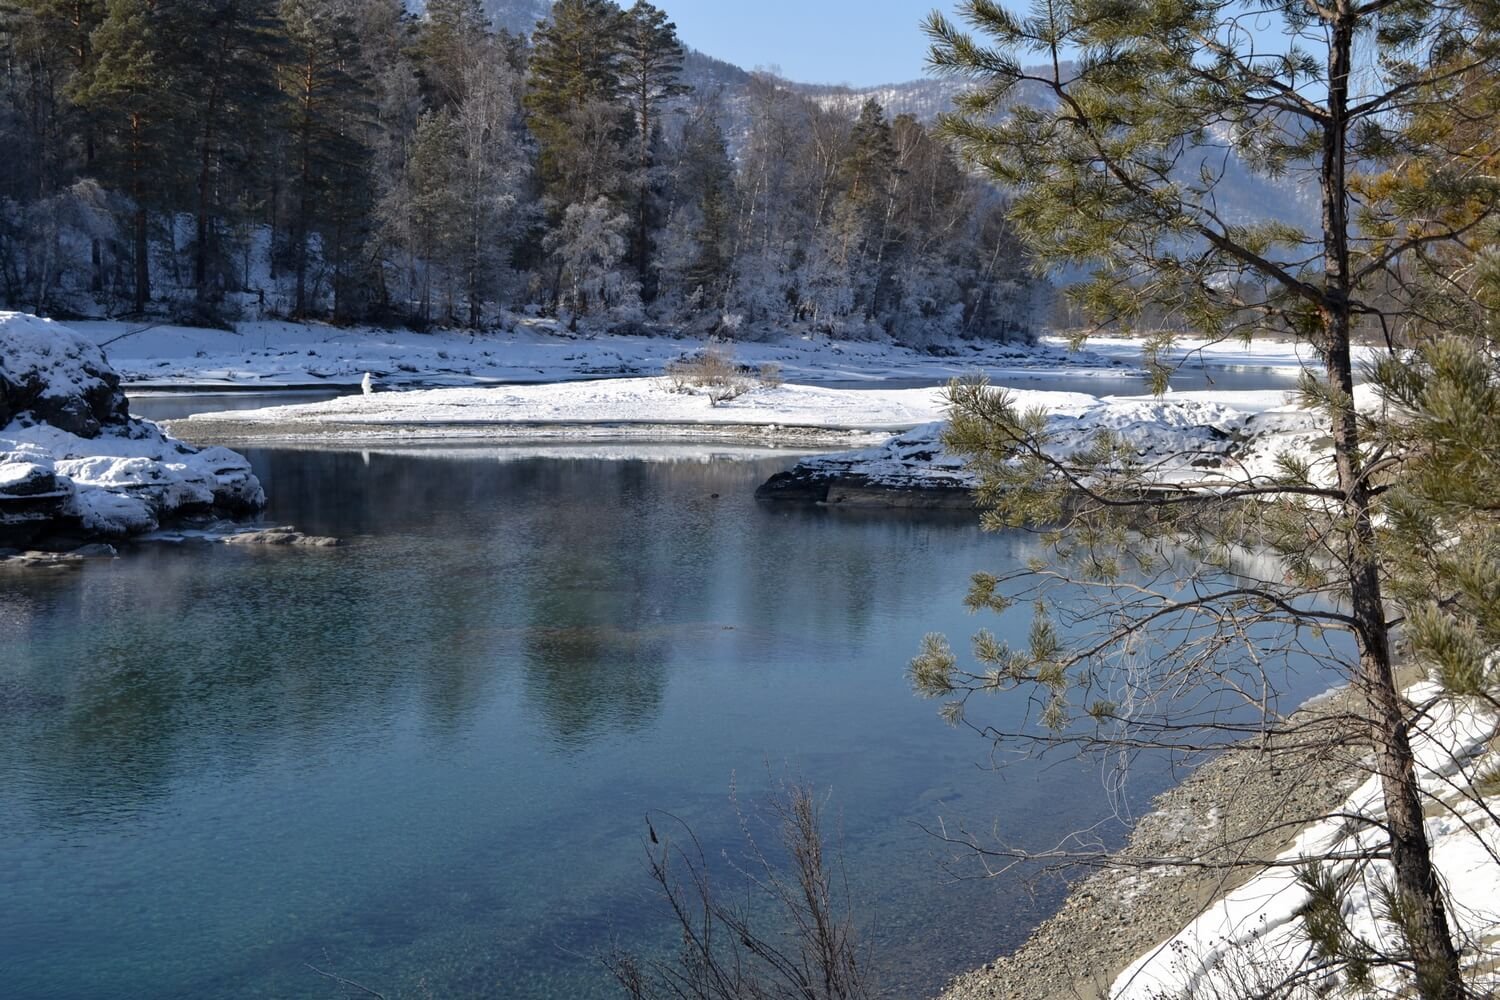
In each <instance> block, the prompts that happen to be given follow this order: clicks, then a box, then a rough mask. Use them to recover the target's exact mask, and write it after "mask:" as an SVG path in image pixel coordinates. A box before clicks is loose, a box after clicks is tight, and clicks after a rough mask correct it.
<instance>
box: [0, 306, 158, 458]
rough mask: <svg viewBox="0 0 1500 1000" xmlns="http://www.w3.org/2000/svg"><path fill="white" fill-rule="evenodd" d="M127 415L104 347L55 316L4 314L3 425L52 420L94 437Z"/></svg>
mask: <svg viewBox="0 0 1500 1000" xmlns="http://www.w3.org/2000/svg"><path fill="white" fill-rule="evenodd" d="M128 418H129V413H128V411H127V408H126V402H125V394H124V393H123V392H121V391H120V377H119V376H118V375H116V374H115V372H114V369H112V368H110V366H109V364H108V363H107V362H106V361H105V360H104V352H103V351H102V350H100V349H99V348H98V347H96V346H95V345H94V344H92V343H90V342H89V341H88V340H85V339H84V338H83V337H80V336H78V335H77V334H75V333H74V332H73V331H71V330H69V329H67V328H66V327H63V326H59V325H58V324H56V323H53V322H52V321H50V320H45V319H38V318H37V317H35V316H27V315H25V314H23V313H0V426H3V425H5V424H9V423H10V422H11V421H12V420H20V421H23V422H27V421H29V422H33V423H47V424H51V425H52V426H54V427H58V428H61V429H62V430H65V431H68V432H69V433H71V434H76V435H78V436H79V437H85V438H91V437H97V436H98V435H99V432H100V431H101V430H102V429H103V427H104V426H106V425H108V424H118V423H123V422H124V421H126V420H127V419H128Z"/></svg>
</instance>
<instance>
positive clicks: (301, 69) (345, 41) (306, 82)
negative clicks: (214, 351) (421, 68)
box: [281, 0, 373, 319]
mask: <svg viewBox="0 0 1500 1000" xmlns="http://www.w3.org/2000/svg"><path fill="white" fill-rule="evenodd" d="M281 18H282V20H283V22H284V23H285V24H286V30H287V41H288V56H287V60H286V62H285V63H284V64H283V67H282V89H283V90H284V91H285V93H286V94H287V99H288V106H289V109H290V111H289V117H288V120H287V122H286V131H287V138H288V162H287V167H288V168H289V171H290V185H289V187H290V206H291V225H290V232H289V239H288V250H289V253H290V256H291V261H292V268H293V272H294V274H295V279H296V287H295V292H294V298H293V305H292V312H293V315H295V316H299V317H301V316H307V315H310V314H311V312H312V307H313V300H314V296H313V288H312V285H311V280H312V278H313V275H312V273H311V268H312V265H313V263H314V260H315V257H314V248H313V238H314V236H317V237H318V243H319V250H320V252H319V254H318V257H319V258H320V259H321V260H322V262H323V263H324V264H325V265H327V266H329V267H330V268H331V269H332V273H331V280H330V289H331V291H332V293H333V304H334V308H333V311H334V316H335V318H336V319H346V318H348V317H349V315H350V314H351V310H352V307H353V303H352V301H351V297H352V293H353V291H354V287H353V286H354V276H355V272H356V270H357V266H358V259H359V254H360V251H361V248H362V246H363V243H364V238H365V236H366V235H367V234H368V231H369V228H370V223H371V218H370V215H371V212H370V209H371V208H372V202H373V187H372V184H371V177H370V173H369V167H370V148H369V145H368V143H367V141H366V140H367V128H368V124H369V118H370V113H371V108H370V106H369V104H368V102H367V99H366V98H367V95H368V93H369V83H368V78H367V76H366V73H365V66H364V64H363V63H362V61H361V59H360V47H359V42H358V38H357V36H356V34H355V31H354V24H355V22H354V20H353V17H352V14H351V12H350V10H349V9H348V7H347V5H346V4H343V3H341V2H340V0H281Z"/></svg>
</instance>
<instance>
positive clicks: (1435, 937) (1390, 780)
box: [1319, 2, 1467, 1000]
mask: <svg viewBox="0 0 1500 1000" xmlns="http://www.w3.org/2000/svg"><path fill="white" fill-rule="evenodd" d="M1330 27H1331V29H1332V44H1331V45H1330V46H1329V57H1328V71H1329V72H1328V81H1329V86H1328V90H1329V98H1328V109H1329V121H1328V123H1327V126H1326V128H1325V131H1324V142H1323V158H1322V165H1321V174H1320V183H1321V186H1322V196H1323V236H1324V268H1325V285H1324V303H1323V306H1322V310H1321V312H1322V315H1321V319H1322V326H1323V336H1324V343H1323V344H1321V345H1319V346H1320V348H1321V353H1322V355H1323V362H1324V366H1325V369H1326V374H1327V377H1328V383H1329V387H1330V389H1332V390H1333V394H1334V405H1333V408H1332V409H1333V412H1332V432H1333V443H1334V458H1335V461H1336V463H1337V466H1338V477H1339V489H1340V491H1341V492H1342V493H1343V495H1344V500H1343V515H1344V518H1345V522H1346V524H1347V525H1348V529H1347V530H1348V543H1349V545H1348V554H1347V559H1348V573H1349V592H1350V601H1351V615H1352V617H1353V618H1354V619H1355V621H1356V622H1357V627H1356V630H1355V638H1356V641H1357V644H1358V648H1359V664H1360V677H1359V682H1360V684H1361V686H1362V687H1363V689H1364V694H1365V699H1366V703H1367V706H1368V709H1369V722H1370V725H1371V727H1372V733H1371V735H1372V738H1373V742H1374V746H1375V755H1376V771H1377V772H1378V773H1379V775H1380V783H1381V790H1382V792H1383V794H1384V799H1385V808H1386V825H1387V828H1388V831H1389V833H1390V838H1391V864H1392V867H1393V869H1394V871H1395V884H1396V889H1397V891H1398V892H1399V893H1400V897H1401V901H1402V904H1403V907H1404V912H1403V916H1404V917H1405V919H1404V920H1403V928H1402V929H1403V931H1404V932H1405V933H1406V935H1407V937H1408V940H1407V942H1406V943H1407V946H1408V947H1409V948H1410V950H1411V960H1412V965H1413V966H1414V968H1415V970H1416V977H1417V993H1418V995H1419V996H1420V997H1421V998H1422V1000H1462V998H1464V997H1465V996H1467V991H1466V990H1465V989H1464V985H1463V976H1462V970H1461V968H1460V965H1459V957H1458V950H1457V948H1455V947H1454V944H1453V937H1452V934H1451V932H1450V930H1449V927H1448V918H1447V909H1446V906H1445V904H1444V900H1443V890H1442V886H1441V885H1440V884H1439V882H1438V877H1437V872H1436V870H1435V869H1434V867H1433V864H1432V847H1431V844H1430V843H1429V841H1428V839H1427V829H1426V826H1425V823H1424V820H1423V812H1422V800H1421V791H1420V786H1419V785H1418V782H1417V771H1416V762H1415V759H1414V758H1413V756H1412V749H1411V739H1410V736H1409V727H1408V723H1407V717H1406V709H1405V706H1404V704H1403V699H1402V697H1401V693H1400V691H1399V690H1398V689H1397V686H1396V677H1395V670H1394V666H1393V663H1392V654H1391V644H1390V633H1389V629H1388V627H1387V625H1386V617H1385V602H1384V599H1383V596H1382V594H1381V583H1380V566H1379V562H1378V561H1377V559H1376V555H1375V552H1376V549H1375V545H1376V539H1375V528H1374V523H1373V520H1372V518H1371V511H1370V501H1371V496H1370V483H1369V481H1368V478H1367V477H1366V474H1365V469H1364V466H1363V459H1362V458H1361V457H1360V439H1359V423H1358V419H1357V416H1356V413H1355V409H1354V374H1353V364H1352V361H1351V356H1350V328H1351V319H1352V310H1351V308H1350V294H1351V292H1352V289H1351V287H1350V268H1349V237H1348V234H1349V207H1348V194H1347V193H1348V186H1347V176H1346V172H1347V162H1346V155H1347V132H1348V127H1349V122H1348V106H1349V74H1350V69H1351V54H1352V50H1353V44H1354V28H1355V15H1354V14H1353V13H1352V12H1351V11H1350V10H1349V8H1348V5H1347V3H1344V2H1341V3H1339V5H1338V7H1337V8H1336V14H1335V18H1334V20H1333V23H1332V24H1331V25H1330Z"/></svg>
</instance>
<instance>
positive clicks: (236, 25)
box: [170, 0, 281, 304]
mask: <svg viewBox="0 0 1500 1000" xmlns="http://www.w3.org/2000/svg"><path fill="white" fill-rule="evenodd" d="M183 12H184V16H183V17H182V18H181V19H180V20H179V21H178V23H176V24H174V26H173V27H174V30H175V31H176V32H177V37H176V38H175V39H172V40H171V42H170V44H171V46H172V48H173V50H174V51H175V52H176V53H177V63H178V68H177V70H176V72H175V73H174V74H173V76H174V79H176V80H178V81H179V85H180V87H181V100H180V104H179V106H180V107H181V118H180V119H179V121H178V130H179V131H183V132H186V133H187V135H188V137H190V140H191V145H189V146H187V147H186V148H188V149H191V150H193V151H194V157H193V162H192V163H191V164H186V165H185V166H186V168H187V170H188V172H190V173H191V174H193V175H195V177H194V179H193V181H192V187H193V194H192V201H193V203H194V217H195V235H194V242H193V278H192V281H193V288H194V290H195V293H196V295H197V298H198V301H199V303H200V304H201V303H203V302H204V301H205V300H207V299H208V298H209V297H210V294H211V291H212V287H213V284H214V275H213V274H211V268H210V265H211V262H218V263H219V265H220V270H221V271H222V269H223V260H222V254H221V253H220V252H219V248H218V246H217V241H218V238H219V235H220V230H221V228H222V224H223V223H224V222H225V221H226V213H227V212H228V210H229V208H230V206H228V205H227V204H226V203H225V202H226V199H227V198H228V197H229V196H230V195H231V192H233V191H234V190H235V189H236V188H238V189H240V190H242V191H243V190H247V189H248V188H249V187H250V182H251V177H250V176H249V175H250V173H251V171H250V165H251V163H252V162H253V161H254V151H255V147H256V145H257V144H258V143H260V142H262V141H264V137H265V135H266V132H267V128H268V127H269V125H270V122H271V119H272V117H273V115H274V114H275V113H276V112H278V111H279V107H278V104H279V99H280V94H279V92H278V90H277V89H276V80H275V67H276V61H277V60H278V59H279V58H280V45H279V42H280V39H281V24H280V21H279V19H278V17H277V13H276V2H275V0H201V2H196V3H186V4H184V5H183ZM248 200H249V198H248V196H246V197H245V198H243V199H242V201H241V204H242V205H243V204H244V203H245V202H246V201H248Z"/></svg>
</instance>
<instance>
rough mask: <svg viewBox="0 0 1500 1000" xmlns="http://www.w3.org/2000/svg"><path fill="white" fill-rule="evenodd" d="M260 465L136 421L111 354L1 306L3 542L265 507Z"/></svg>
mask: <svg viewBox="0 0 1500 1000" xmlns="http://www.w3.org/2000/svg"><path fill="white" fill-rule="evenodd" d="M265 499H266V498H265V491H264V490H262V489H261V485H260V481H259V480H258V479H257V478H256V477H255V474H254V472H253V471H252V470H251V467H250V463H249V462H248V461H246V460H245V458H244V457H243V456H241V455H238V454H236V453H235V452H232V451H230V450H228V449H227V448H208V449H203V450H199V449H197V448H193V447H191V446H189V445H187V444H184V443H183V442H181V441H177V440H175V439H173V438H171V437H169V436H168V435H167V434H166V433H164V432H163V431H162V429H161V428H160V427H158V426H157V425H156V424H153V423H150V422H148V421H142V420H133V419H131V417H130V414H129V403H128V401H127V400H126V398H125V394H124V393H123V392H121V391H120V379H119V376H118V375H116V374H115V372H114V371H113V370H112V369H111V368H110V367H109V364H108V363H107V362H106V361H105V358H104V354H103V352H102V351H100V349H99V348H98V347H97V346H95V345H94V344H93V343H91V342H89V341H88V340H86V339H84V338H83V337H80V336H79V335H78V334H76V333H74V332H72V331H71V330H69V329H68V328H67V327H65V326H62V325H60V324H56V323H52V322H50V321H48V320H42V319H37V318H36V317H34V316H26V315H22V314H19V313H4V312H0V545H8V546H11V547H13V548H23V547H38V546H42V544H43V543H44V542H48V543H50V544H51V545H52V546H53V547H59V546H60V545H61V544H63V543H64V540H66V539H73V540H75V541H74V544H80V543H82V542H87V541H90V540H94V539H120V538H126V537H129V536H131V535H138V534H142V533H145V532H150V531H154V530H156V529H157V528H158V527H160V526H161V525H162V524H164V523H180V522H181V521H182V520H183V519H186V518H195V517H198V516H214V515H217V516H229V517H244V516H247V515H250V514H254V513H256V512H257V511H259V510H261V509H262V508H263V507H264V506H265Z"/></svg>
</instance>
